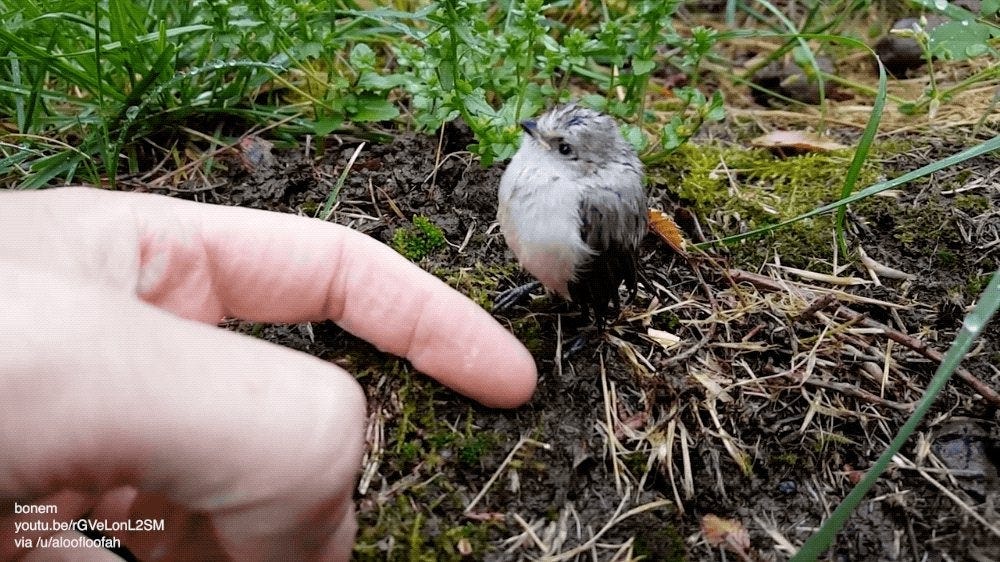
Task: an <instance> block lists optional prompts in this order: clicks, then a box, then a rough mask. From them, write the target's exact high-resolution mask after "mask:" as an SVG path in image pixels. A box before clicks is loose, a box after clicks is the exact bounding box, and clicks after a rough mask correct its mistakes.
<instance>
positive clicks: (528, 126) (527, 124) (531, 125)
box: [521, 119, 549, 148]
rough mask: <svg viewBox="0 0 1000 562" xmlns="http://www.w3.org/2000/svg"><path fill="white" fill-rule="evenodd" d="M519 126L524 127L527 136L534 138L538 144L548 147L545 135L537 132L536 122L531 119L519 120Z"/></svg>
mask: <svg viewBox="0 0 1000 562" xmlns="http://www.w3.org/2000/svg"><path fill="white" fill-rule="evenodd" d="M521 128H522V129H524V132H525V133H527V134H528V136H529V137H531V138H533V139H535V140H536V141H537V142H538V144H540V145H542V146H544V147H545V148H549V143H547V142H546V141H545V137H543V136H542V135H540V134H539V133H538V123H536V122H535V121H534V120H533V119H527V120H525V121H521Z"/></svg>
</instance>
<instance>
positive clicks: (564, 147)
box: [559, 142, 573, 155]
mask: <svg viewBox="0 0 1000 562" xmlns="http://www.w3.org/2000/svg"><path fill="white" fill-rule="evenodd" d="M570 152H573V147H572V146H570V145H569V143H566V142H561V143H559V154H562V155H566V154H569V153H570Z"/></svg>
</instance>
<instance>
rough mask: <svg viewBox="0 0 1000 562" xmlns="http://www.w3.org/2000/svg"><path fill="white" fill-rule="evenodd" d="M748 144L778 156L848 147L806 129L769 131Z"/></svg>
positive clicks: (830, 150)
mask: <svg viewBox="0 0 1000 562" xmlns="http://www.w3.org/2000/svg"><path fill="white" fill-rule="evenodd" d="M750 144H752V145H754V146H759V147H761V148H767V149H770V150H771V152H774V153H776V154H778V155H780V156H794V155H797V154H805V153H807V152H832V151H834V150H844V149H845V148H850V147H848V146H846V145H843V144H840V143H839V142H834V141H832V140H830V139H826V138H823V137H821V136H819V135H817V134H815V133H810V132H807V131H771V132H770V133H768V134H766V135H764V136H761V137H757V138H755V139H753V140H752V141H750Z"/></svg>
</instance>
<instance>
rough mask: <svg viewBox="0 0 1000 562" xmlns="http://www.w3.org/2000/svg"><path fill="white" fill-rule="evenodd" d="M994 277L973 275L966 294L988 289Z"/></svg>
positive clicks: (970, 294)
mask: <svg viewBox="0 0 1000 562" xmlns="http://www.w3.org/2000/svg"><path fill="white" fill-rule="evenodd" d="M992 277H993V275H992V274H983V275H973V276H972V277H970V278H969V281H968V282H967V283H966V285H965V291H966V294H967V295H969V296H970V297H975V296H977V295H979V294H981V293H982V292H983V290H984V289H986V285H989V283H990V278H992ZM995 364H996V363H994V365H995Z"/></svg>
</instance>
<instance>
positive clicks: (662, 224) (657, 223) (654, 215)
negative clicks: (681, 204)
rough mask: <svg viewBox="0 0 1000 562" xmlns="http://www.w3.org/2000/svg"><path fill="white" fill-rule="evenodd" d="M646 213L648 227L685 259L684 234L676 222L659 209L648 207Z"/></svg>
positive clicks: (685, 243)
mask: <svg viewBox="0 0 1000 562" xmlns="http://www.w3.org/2000/svg"><path fill="white" fill-rule="evenodd" d="M648 215H649V229H650V230H652V231H653V232H655V233H656V235H657V236H659V237H660V239H661V240H663V241H664V242H666V243H667V245H668V246H670V247H671V248H672V249H673V250H674V251H675V252H677V254H678V255H680V256H681V257H683V258H685V259H686V258H687V257H688V256H687V252H686V251H685V250H684V247H685V246H687V241H685V240H684V235H683V234H681V229H680V228H678V226H677V223H675V222H674V220H673V219H672V218H670V217H669V216H667V214H666V213H664V212H663V211H661V210H659V209H649V211H648Z"/></svg>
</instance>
